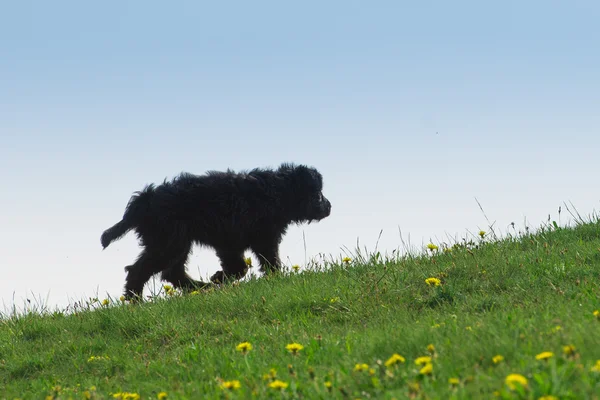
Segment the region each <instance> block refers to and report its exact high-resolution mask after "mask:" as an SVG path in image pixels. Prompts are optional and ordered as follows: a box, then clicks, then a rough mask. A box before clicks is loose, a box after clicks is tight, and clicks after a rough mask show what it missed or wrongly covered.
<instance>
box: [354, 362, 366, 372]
mask: <svg viewBox="0 0 600 400" xmlns="http://www.w3.org/2000/svg"><path fill="white" fill-rule="evenodd" d="M354 370H355V371H368V370H369V364H365V363H362V364H360V363H359V364H356V365H355V366H354Z"/></svg>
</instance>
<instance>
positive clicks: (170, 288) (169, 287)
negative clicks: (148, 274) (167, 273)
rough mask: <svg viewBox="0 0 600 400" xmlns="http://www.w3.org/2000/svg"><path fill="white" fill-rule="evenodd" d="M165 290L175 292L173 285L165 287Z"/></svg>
mask: <svg viewBox="0 0 600 400" xmlns="http://www.w3.org/2000/svg"><path fill="white" fill-rule="evenodd" d="M163 288H164V289H165V290H166V291H167V292H168V291H169V290H173V286H171V285H163Z"/></svg>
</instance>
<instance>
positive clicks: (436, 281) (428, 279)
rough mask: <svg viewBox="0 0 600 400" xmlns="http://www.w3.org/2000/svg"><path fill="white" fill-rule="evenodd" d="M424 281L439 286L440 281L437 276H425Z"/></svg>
mask: <svg viewBox="0 0 600 400" xmlns="http://www.w3.org/2000/svg"><path fill="white" fill-rule="evenodd" d="M425 283H426V284H428V285H429V286H440V285H441V284H442V281H440V280H439V279H438V278H427V279H425Z"/></svg>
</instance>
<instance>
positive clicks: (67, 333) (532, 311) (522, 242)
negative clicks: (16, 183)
mask: <svg viewBox="0 0 600 400" xmlns="http://www.w3.org/2000/svg"><path fill="white" fill-rule="evenodd" d="M491 237H493V234H492V233H491V232H489V233H485V234H484V233H483V232H482V236H481V237H480V236H478V235H477V234H475V235H474V237H473V238H471V239H466V240H463V241H461V242H459V243H456V244H454V245H452V247H445V246H444V245H442V244H440V243H437V244H436V245H437V246H439V247H438V248H435V246H433V245H432V246H431V249H425V252H424V253H423V252H421V253H419V254H416V253H413V254H409V255H403V256H394V255H392V256H382V255H380V254H378V253H376V252H375V253H373V254H361V252H358V251H357V253H356V254H353V255H351V257H350V259H346V260H342V259H341V258H340V259H338V260H330V261H326V260H323V261H320V262H315V263H313V264H311V265H309V266H308V267H307V268H303V269H300V270H299V271H294V270H290V271H288V272H286V273H285V274H283V275H280V276H272V277H266V278H258V279H251V280H250V281H248V282H243V283H240V284H234V285H228V286H226V287H223V288H220V289H218V290H210V291H208V292H200V293H193V294H187V295H181V294H179V293H175V292H173V291H170V292H169V293H168V294H164V293H162V294H159V295H157V296H156V297H155V298H153V299H152V300H151V301H149V302H147V303H143V304H123V303H121V302H120V301H119V299H115V300H108V302H107V303H108V304H102V299H100V300H99V301H98V302H94V301H90V302H88V303H86V304H78V305H76V307H74V308H73V309H72V310H71V311H70V312H68V313H66V312H65V313H59V312H54V313H46V314H45V315H39V314H37V313H29V314H25V315H19V316H11V317H5V318H3V319H2V320H1V321H0V398H6V399H14V398H20V399H44V398H60V399H69V398H73V399H86V398H87V399H90V398H91V399H108V398H122V399H126V398H128V399H135V398H140V399H156V398H166V399H210V398H215V399H216V398H231V399H235V398H261V399H263V398H289V399H291V398H310V399H319V398H340V399H341V398H348V399H356V398H361V399H368V398H378V399H392V398H396V399H404V398H423V399H426V398H431V399H434V398H444V399H449V398H457V399H459V398H483V399H491V398H506V399H508V398H511V399H512V398H527V399H539V398H545V399H549V398H552V397H543V396H555V397H554V398H560V399H567V398H579V399H582V398H587V399H598V398H599V395H598V394H599V393H600V315H598V311H596V310H600V279H599V278H600V224H599V223H598V220H597V219H594V220H592V221H591V222H585V223H583V222H582V223H579V224H577V225H576V226H574V227H566V228H562V227H558V226H553V225H549V226H545V227H542V228H541V229H539V230H538V231H537V232H535V233H530V232H525V233H522V234H519V235H514V236H510V235H509V236H507V237H504V238H503V239H501V240H493V239H492V238H491ZM429 278H435V279H429ZM246 342H247V343H249V344H250V346H251V348H250V349H247V351H241V350H243V349H244V348H245V347H249V346H247V345H241V346H240V344H243V343H246ZM289 344H299V345H301V346H302V348H301V349H300V350H297V348H296V347H294V346H291V347H290V348H289V349H288V348H286V346H288V345H289ZM294 351H296V354H294ZM417 363H420V364H418V365H417ZM507 378H508V381H507ZM46 396H49V397H46Z"/></svg>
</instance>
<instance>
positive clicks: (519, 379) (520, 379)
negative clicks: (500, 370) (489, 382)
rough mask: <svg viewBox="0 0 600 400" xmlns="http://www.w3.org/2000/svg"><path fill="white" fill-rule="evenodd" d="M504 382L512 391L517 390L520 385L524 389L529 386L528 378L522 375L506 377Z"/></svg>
mask: <svg viewBox="0 0 600 400" xmlns="http://www.w3.org/2000/svg"><path fill="white" fill-rule="evenodd" d="M504 381H505V382H506V385H507V386H508V387H509V388H510V390H515V389H516V388H517V385H520V386H522V387H525V386H527V378H525V377H524V376H523V375H521V374H510V375H508V376H507V377H506V379H505V380H504Z"/></svg>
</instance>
